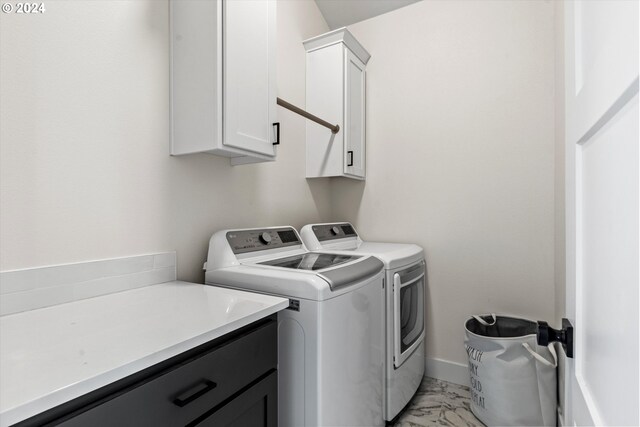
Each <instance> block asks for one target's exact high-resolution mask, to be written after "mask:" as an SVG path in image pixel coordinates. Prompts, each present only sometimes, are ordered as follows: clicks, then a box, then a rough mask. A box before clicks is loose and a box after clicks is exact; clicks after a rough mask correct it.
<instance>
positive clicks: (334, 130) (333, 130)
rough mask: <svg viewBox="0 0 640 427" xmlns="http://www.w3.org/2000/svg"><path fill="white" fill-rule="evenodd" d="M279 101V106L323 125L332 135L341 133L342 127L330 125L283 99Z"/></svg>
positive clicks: (278, 99)
mask: <svg viewBox="0 0 640 427" xmlns="http://www.w3.org/2000/svg"><path fill="white" fill-rule="evenodd" d="M277 101H278V105H279V106H281V107H284V108H286V109H287V110H291V111H293V112H294V113H296V114H300V115H301V116H302V117H306V118H307V119H309V120H313V121H314V122H316V123H318V124H319V125H322V126H324V127H326V128H329V129H331V133H334V134H335V133H338V132H340V126H339V125H335V126H334V125H332V124H331V123H329V122H327V121H325V120H322V119H321V118H320V117H318V116H314V115H313V114H311V113H308V112H306V111H304V110H303V109H302V108H300V107H296V106H295V105H293V104H290V103H288V102H287V101H285V100H283V99H280V98H277Z"/></svg>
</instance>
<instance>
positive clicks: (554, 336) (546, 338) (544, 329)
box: [537, 318, 573, 358]
mask: <svg viewBox="0 0 640 427" xmlns="http://www.w3.org/2000/svg"><path fill="white" fill-rule="evenodd" d="M537 338H538V345H543V346H548V345H549V343H552V342H554V341H557V342H559V343H561V344H562V348H563V349H564V352H565V353H566V355H567V357H570V358H573V325H572V324H571V322H569V319H564V318H563V319H562V329H560V330H558V329H553V328H552V327H550V326H549V324H548V323H547V322H545V321H543V320H538V333H537Z"/></svg>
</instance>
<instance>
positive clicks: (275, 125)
mask: <svg viewBox="0 0 640 427" xmlns="http://www.w3.org/2000/svg"><path fill="white" fill-rule="evenodd" d="M273 126H274V127H275V128H276V142H274V143H273V145H280V122H276V123H274V124H273Z"/></svg>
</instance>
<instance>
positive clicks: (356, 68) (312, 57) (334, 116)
mask: <svg viewBox="0 0 640 427" xmlns="http://www.w3.org/2000/svg"><path fill="white" fill-rule="evenodd" d="M304 46H305V49H306V50H307V82H306V85H307V86H306V87H307V105H306V109H307V111H308V112H310V113H312V114H314V115H316V116H319V117H321V118H322V119H324V120H326V121H328V122H330V123H332V124H338V125H339V126H340V131H339V132H338V133H337V134H335V135H334V134H332V133H331V131H330V130H328V129H327V128H324V127H322V126H320V125H318V124H316V123H314V122H310V121H309V122H307V178H318V177H331V176H344V177H348V178H355V179H364V178H365V154H366V153H365V88H366V84H365V80H366V70H365V68H366V64H367V62H368V61H369V58H370V55H369V53H368V52H367V51H366V50H365V49H364V48H363V47H362V45H361V44H360V43H358V41H357V40H356V39H355V37H353V35H352V34H351V33H350V32H349V31H348V30H347V29H346V28H340V29H338V30H335V31H331V32H329V33H326V34H323V35H321V36H318V37H314V38H312V39H309V40H306V41H305V42H304Z"/></svg>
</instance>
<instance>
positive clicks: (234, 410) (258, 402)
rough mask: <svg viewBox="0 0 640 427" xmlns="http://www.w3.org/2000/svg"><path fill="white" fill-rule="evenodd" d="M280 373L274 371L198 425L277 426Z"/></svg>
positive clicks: (226, 426)
mask: <svg viewBox="0 0 640 427" xmlns="http://www.w3.org/2000/svg"><path fill="white" fill-rule="evenodd" d="M277 425H278V375H277V373H276V372H274V373H272V374H271V375H269V376H268V377H266V378H264V379H263V380H262V381H260V382H259V383H257V384H256V385H254V386H253V387H251V388H250V389H248V390H246V391H245V392H244V393H242V394H240V395H239V396H237V397H236V398H235V399H233V400H232V401H231V402H229V403H227V404H226V405H224V406H223V407H222V408H220V409H218V410H217V411H216V412H214V413H213V414H212V415H210V416H209V417H207V418H205V419H204V420H203V421H202V422H201V423H199V424H198V426H203V427H204V426H212V427H213V426H215V427H220V426H225V427H276V426H277Z"/></svg>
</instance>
